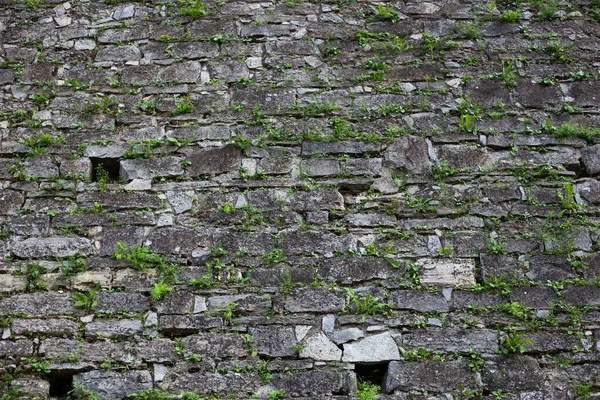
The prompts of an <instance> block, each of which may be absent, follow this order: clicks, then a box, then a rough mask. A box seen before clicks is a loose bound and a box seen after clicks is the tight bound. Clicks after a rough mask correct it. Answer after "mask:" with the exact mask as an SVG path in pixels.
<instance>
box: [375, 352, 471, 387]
mask: <svg viewBox="0 0 600 400" xmlns="http://www.w3.org/2000/svg"><path fill="white" fill-rule="evenodd" d="M459 387H462V388H471V389H476V388H477V386H476V384H475V376H474V374H473V373H471V371H470V370H469V363H468V361H465V360H461V361H446V362H438V361H422V362H399V361H392V362H390V365H389V367H388V372H387V373H386V375H385V378H384V380H383V391H384V392H385V393H392V392H393V391H394V390H400V391H411V390H421V389H424V390H428V391H432V392H448V391H451V390H455V389H459Z"/></svg>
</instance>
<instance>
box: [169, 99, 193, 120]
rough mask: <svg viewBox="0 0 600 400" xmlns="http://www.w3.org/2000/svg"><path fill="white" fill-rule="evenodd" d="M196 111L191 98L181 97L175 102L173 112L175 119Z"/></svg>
mask: <svg viewBox="0 0 600 400" xmlns="http://www.w3.org/2000/svg"><path fill="white" fill-rule="evenodd" d="M192 111H194V105H193V104H192V101H191V100H190V98H189V97H187V96H186V97H180V98H178V99H176V100H175V108H173V111H171V115H173V116H174V117H175V116H177V115H181V114H189V113H191V112H192Z"/></svg>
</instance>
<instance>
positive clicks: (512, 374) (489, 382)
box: [481, 356, 544, 392]
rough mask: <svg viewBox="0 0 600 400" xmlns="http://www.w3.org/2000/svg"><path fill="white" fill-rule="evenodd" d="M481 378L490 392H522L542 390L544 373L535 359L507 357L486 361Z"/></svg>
mask: <svg viewBox="0 0 600 400" xmlns="http://www.w3.org/2000/svg"><path fill="white" fill-rule="evenodd" d="M481 378H482V380H483V383H484V385H485V386H486V387H487V388H488V390H490V391H494V390H502V391H504V392H520V391H530V390H540V389H541V388H542V386H543V383H544V372H543V371H542V369H541V368H540V366H539V364H538V362H537V360H536V359H534V358H531V357H528V356H510V357H509V356H507V357H497V358H496V359H494V360H490V361H485V362H484V364H483V371H482V373H481Z"/></svg>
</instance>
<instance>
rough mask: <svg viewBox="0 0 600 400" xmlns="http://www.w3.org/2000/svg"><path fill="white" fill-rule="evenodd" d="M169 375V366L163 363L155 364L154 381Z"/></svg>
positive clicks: (159, 380)
mask: <svg viewBox="0 0 600 400" xmlns="http://www.w3.org/2000/svg"><path fill="white" fill-rule="evenodd" d="M165 375H167V367H165V366H164V365H162V364H154V382H161V381H162V380H163V379H165Z"/></svg>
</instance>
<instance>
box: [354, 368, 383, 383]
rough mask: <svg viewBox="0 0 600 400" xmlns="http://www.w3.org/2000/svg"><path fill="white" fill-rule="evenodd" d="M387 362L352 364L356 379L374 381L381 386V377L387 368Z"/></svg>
mask: <svg viewBox="0 0 600 400" xmlns="http://www.w3.org/2000/svg"><path fill="white" fill-rule="evenodd" d="M389 364H390V363H389V362H385V363H377V364H354V373H356V379H357V380H358V381H360V382H369V383H374V384H375V385H378V386H383V378H384V376H385V373H386V372H387V370H388V365H389Z"/></svg>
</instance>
